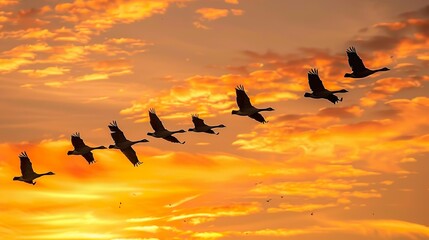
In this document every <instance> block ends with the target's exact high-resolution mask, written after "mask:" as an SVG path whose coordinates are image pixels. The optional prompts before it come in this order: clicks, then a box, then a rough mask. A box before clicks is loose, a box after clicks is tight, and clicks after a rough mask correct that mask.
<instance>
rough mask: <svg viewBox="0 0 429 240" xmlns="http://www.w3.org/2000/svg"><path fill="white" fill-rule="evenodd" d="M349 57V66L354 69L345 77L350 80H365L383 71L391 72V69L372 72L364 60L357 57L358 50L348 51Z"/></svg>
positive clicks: (385, 68) (351, 48) (352, 48)
mask: <svg viewBox="0 0 429 240" xmlns="http://www.w3.org/2000/svg"><path fill="white" fill-rule="evenodd" d="M346 53H347V57H348V59H349V65H350V67H351V68H352V73H346V74H345V75H344V77H349V78H364V77H368V76H369V75H371V74H374V73H376V72H382V71H389V70H390V69H389V68H387V67H384V68H380V69H376V70H371V69H368V68H366V67H365V65H364V64H363V61H362V59H361V58H360V57H359V55H357V53H356V48H354V47H349V48H348V49H347V51H346Z"/></svg>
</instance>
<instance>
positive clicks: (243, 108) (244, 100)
mask: <svg viewBox="0 0 429 240" xmlns="http://www.w3.org/2000/svg"><path fill="white" fill-rule="evenodd" d="M235 94H236V96H237V98H236V101H237V105H238V108H239V110H232V114H236V115H239V116H248V117H250V118H253V119H255V120H256V121H258V122H260V123H267V121H265V119H264V117H263V116H262V115H261V114H260V113H259V112H262V111H274V109H273V108H271V107H269V108H256V107H254V106H252V104H251V103H250V99H249V97H248V96H247V94H246V92H245V91H244V86H243V85H239V86H237V87H236V88H235Z"/></svg>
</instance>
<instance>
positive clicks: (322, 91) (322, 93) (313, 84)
mask: <svg viewBox="0 0 429 240" xmlns="http://www.w3.org/2000/svg"><path fill="white" fill-rule="evenodd" d="M308 84H309V85H310V88H311V91H313V92H312V93H307V92H306V93H305V94H304V97H310V98H324V99H327V100H329V101H331V102H332V103H333V104H336V103H337V102H339V101H343V98H340V99H339V98H338V97H337V96H335V95H334V93H346V92H348V91H347V90H346V89H341V90H339V91H329V90H328V89H326V88H325V87H324V86H323V83H322V80H320V78H319V71H318V70H317V69H316V68H313V69H310V71H309V72H308Z"/></svg>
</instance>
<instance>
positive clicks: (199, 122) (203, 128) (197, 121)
mask: <svg viewBox="0 0 429 240" xmlns="http://www.w3.org/2000/svg"><path fill="white" fill-rule="evenodd" d="M192 122H193V123H194V126H195V128H189V130H188V131H190V132H205V133H210V134H216V135H218V134H219V133H218V132H217V133H215V132H214V131H213V130H212V129H213V128H224V127H225V125H223V124H220V125H216V126H208V125H207V124H205V123H204V120H203V119H201V118H199V117H198V115H197V114H193V115H192Z"/></svg>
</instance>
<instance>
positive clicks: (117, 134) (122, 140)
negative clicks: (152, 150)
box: [108, 121, 149, 167]
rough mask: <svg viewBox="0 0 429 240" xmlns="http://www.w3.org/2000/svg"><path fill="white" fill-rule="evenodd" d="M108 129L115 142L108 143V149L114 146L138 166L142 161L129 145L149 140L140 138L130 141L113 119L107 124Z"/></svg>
mask: <svg viewBox="0 0 429 240" xmlns="http://www.w3.org/2000/svg"><path fill="white" fill-rule="evenodd" d="M108 127H109V129H110V135H111V136H112V139H113V141H114V142H115V145H110V146H109V149H111V148H115V149H119V150H121V152H122V153H123V154H124V155H125V157H127V158H128V160H130V162H131V163H132V164H133V165H134V167H135V166H138V165H140V164H142V162H140V161H139V159H138V157H137V154H136V152H135V151H134V149H133V148H132V147H131V146H133V145H134V144H136V143H141V142H149V141H148V140H147V139H142V140H138V141H130V140H128V139H127V138H126V137H125V135H124V133H123V132H122V131H121V129H119V127H118V123H117V122H116V121H113V122H111V123H110V124H109V126H108Z"/></svg>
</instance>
